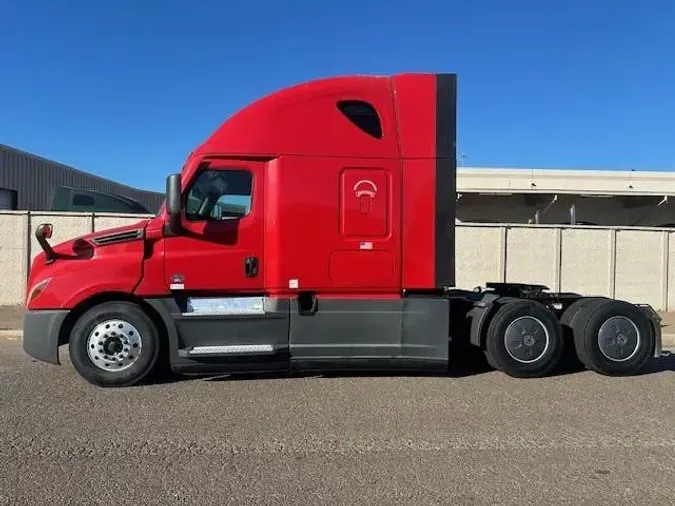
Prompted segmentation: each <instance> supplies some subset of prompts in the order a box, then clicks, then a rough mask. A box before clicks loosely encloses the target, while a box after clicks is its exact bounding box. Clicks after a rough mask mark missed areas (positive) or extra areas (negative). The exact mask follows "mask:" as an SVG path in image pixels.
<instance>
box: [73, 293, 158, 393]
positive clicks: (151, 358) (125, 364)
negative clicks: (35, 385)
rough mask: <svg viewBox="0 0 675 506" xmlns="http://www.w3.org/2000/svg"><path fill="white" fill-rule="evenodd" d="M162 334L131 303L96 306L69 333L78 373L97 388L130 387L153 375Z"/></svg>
mask: <svg viewBox="0 0 675 506" xmlns="http://www.w3.org/2000/svg"><path fill="white" fill-rule="evenodd" d="M159 348H160V341H159V333H158V331H157V328H156V327H155V325H154V324H153V322H152V320H151V319H150V318H149V317H148V315H146V314H145V313H144V312H143V310H142V309H141V308H139V307H138V306H137V305H136V304H133V303H130V302H107V303H104V304H100V305H97V306H94V307H93V308H91V309H90V310H89V311H87V312H86V313H84V314H83V315H82V316H81V317H80V318H79V319H78V321H77V322H76V323H75V326H74V327H73V330H72V332H71V334H70V359H71V361H72V363H73V366H74V367H75V370H76V371H77V372H78V373H79V374H80V375H81V376H82V377H83V378H84V379H86V380H87V381H89V382H90V383H93V384H95V385H98V386H110V387H112V386H130V385H134V384H136V383H138V382H140V381H141V380H143V379H144V378H145V377H146V376H147V375H148V374H150V373H151V372H152V370H153V369H154V367H155V364H156V363H157V359H158V356H159Z"/></svg>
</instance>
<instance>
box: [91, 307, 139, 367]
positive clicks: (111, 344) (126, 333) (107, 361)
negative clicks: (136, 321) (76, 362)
mask: <svg viewBox="0 0 675 506" xmlns="http://www.w3.org/2000/svg"><path fill="white" fill-rule="evenodd" d="M142 349H143V340H142V336H141V334H140V333H139V332H138V329H137V328H136V327H134V326H133V325H132V324H131V323H129V322H127V321H124V320H118V319H115V320H106V321H104V322H101V323H99V324H97V325H96V326H95V327H94V328H93V329H92V331H91V332H90V334H89V337H88V339H87V354H88V355H89V359H90V360H91V362H92V363H93V364H94V365H95V366H96V367H98V368H99V369H103V370H105V371H123V370H125V369H127V368H129V367H131V366H132V365H133V364H134V363H135V362H136V361H137V360H138V357H139V355H140V354H141V351H142Z"/></svg>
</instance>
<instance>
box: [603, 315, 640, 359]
mask: <svg viewBox="0 0 675 506" xmlns="http://www.w3.org/2000/svg"><path fill="white" fill-rule="evenodd" d="M641 342H642V336H641V335H640V330H639V329H638V328H637V325H635V323H634V322H633V320H631V319H630V318H626V317H625V316H612V317H611V318H608V319H607V320H606V321H605V323H603V324H602V326H601V327H600V330H599V331H598V348H600V353H602V354H603V355H604V356H605V358H607V359H609V360H611V361H613V362H625V361H626V360H630V359H631V358H633V357H634V356H635V354H636V353H637V352H638V350H639V349H640V344H641Z"/></svg>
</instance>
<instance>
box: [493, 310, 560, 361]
mask: <svg viewBox="0 0 675 506" xmlns="http://www.w3.org/2000/svg"><path fill="white" fill-rule="evenodd" d="M550 345H551V336H550V335H549V332H548V329H547V328H546V325H544V323H543V322H542V321H541V320H539V319H538V318H535V317H534V316H521V317H519V318H516V319H515V320H513V321H512V322H511V323H510V324H509V326H508V327H507V328H506V332H504V347H505V348H506V352H507V353H508V354H509V356H510V357H511V358H512V359H513V360H515V361H517V362H520V363H521V364H531V363H534V362H536V361H537V360H540V359H541V358H542V357H543V356H544V355H545V354H546V352H547V351H548V349H549V347H550Z"/></svg>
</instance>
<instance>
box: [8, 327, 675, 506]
mask: <svg viewBox="0 0 675 506" xmlns="http://www.w3.org/2000/svg"><path fill="white" fill-rule="evenodd" d="M62 356H64V357H67V349H63V350H62ZM674 371H675V357H666V358H664V359H661V360H660V361H659V362H657V363H655V365H654V368H653V371H652V372H651V374H647V375H644V376H640V377H636V378H605V377H601V376H599V375H596V374H593V373H590V372H581V373H575V374H568V375H561V376H558V377H554V378H547V379H542V380H532V381H524V380H520V381H519V380H512V379H509V378H507V377H505V376H504V375H502V374H500V373H495V372H482V373H481V372H479V371H474V373H473V374H466V375H460V376H459V377H455V378H441V377H430V378H415V377H403V378H390V377H362V378H349V377H336V378H295V379H269V378H268V379H247V380H236V381H234V380H213V379H212V380H207V379H190V380H183V381H176V382H174V383H169V384H156V385H151V386H143V387H137V388H130V389H99V388H96V387H94V386H91V385H89V384H87V383H85V382H84V381H83V380H81V379H79V377H78V376H76V374H75V372H74V371H73V369H72V367H71V365H70V363H68V362H67V361H66V362H65V365H63V366H61V367H58V366H51V365H49V364H42V363H38V362H33V361H31V360H30V359H29V358H28V357H26V356H25V355H23V354H22V352H21V350H20V341H19V340H10V339H0V386H1V388H0V407H1V410H0V434H2V444H1V445H0V469H2V473H1V474H0V504H12V505H17V504H31V505H36V504H39V505H49V504H64V505H65V504H69V505H70V504H87V505H91V504H134V505H139V504H153V505H154V504H157V505H159V504H162V505H171V504H181V505H182V504H197V505H206V504H217V505H223V504H236V505H245V504H312V505H316V504H331V505H332V504H373V505H375V504H378V505H379V504H462V505H464V504H467V505H468V504H518V505H525V504H536V505H540V504H575V505H576V504H593V505H602V504H607V505H614V504H667V503H669V502H671V501H672V498H673V497H675V395H674V394H673V391H674V390H675V374H674Z"/></svg>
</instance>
